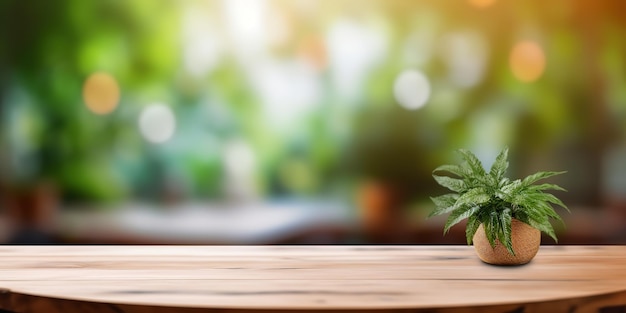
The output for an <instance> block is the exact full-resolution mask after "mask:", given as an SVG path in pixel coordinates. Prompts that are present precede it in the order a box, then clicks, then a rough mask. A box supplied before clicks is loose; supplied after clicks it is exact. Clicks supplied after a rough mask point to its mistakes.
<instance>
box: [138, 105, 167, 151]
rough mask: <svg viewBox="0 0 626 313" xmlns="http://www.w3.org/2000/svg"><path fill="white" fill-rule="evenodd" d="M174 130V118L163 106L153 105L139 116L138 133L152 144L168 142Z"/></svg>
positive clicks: (165, 106)
mask: <svg viewBox="0 0 626 313" xmlns="http://www.w3.org/2000/svg"><path fill="white" fill-rule="evenodd" d="M175 130H176V117H175V116H174V113H173V112H172V110H171V109H170V108H169V107H168V106H167V105H165V104H162V103H154V104H151V105H149V106H147V107H146V108H144V109H143V111H141V115H140V116H139V131H140V132H141V135H143V137H144V138H145V139H146V140H148V141H150V142H152V143H162V142H166V141H168V140H169V139H170V138H172V136H173V135H174V131H175Z"/></svg>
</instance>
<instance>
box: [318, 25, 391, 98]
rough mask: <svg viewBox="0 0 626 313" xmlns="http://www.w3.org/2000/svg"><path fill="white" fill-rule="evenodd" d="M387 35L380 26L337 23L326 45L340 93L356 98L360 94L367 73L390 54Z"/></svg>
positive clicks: (335, 82) (333, 77)
mask: <svg viewBox="0 0 626 313" xmlns="http://www.w3.org/2000/svg"><path fill="white" fill-rule="evenodd" d="M387 41H388V38H387V35H386V34H385V33H384V31H383V29H382V28H381V27H376V26H374V25H368V24H365V23H363V22H360V21H356V20H351V19H340V20H338V21H337V22H335V23H334V24H333V25H332V26H331V28H330V30H329V32H328V35H327V38H326V45H327V47H328V57H329V61H330V65H331V68H332V72H331V73H332V79H333V83H334V84H335V86H337V89H338V91H339V93H340V94H341V95H342V96H344V97H346V98H348V99H350V100H353V99H354V98H356V97H358V96H359V95H360V94H362V93H361V87H362V85H363V83H364V81H365V78H366V77H367V74H368V73H369V72H370V71H371V70H372V69H373V68H374V67H375V66H376V65H377V64H379V63H380V62H382V61H383V60H384V58H385V56H386V55H387V47H388V44H387Z"/></svg>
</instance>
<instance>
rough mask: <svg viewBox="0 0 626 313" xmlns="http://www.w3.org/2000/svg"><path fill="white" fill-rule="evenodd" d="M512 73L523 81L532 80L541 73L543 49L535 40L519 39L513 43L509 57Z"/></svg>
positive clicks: (542, 69)
mask: <svg viewBox="0 0 626 313" xmlns="http://www.w3.org/2000/svg"><path fill="white" fill-rule="evenodd" d="M509 64H510V66H511V71H512V72H513V75H514V76H515V77H516V78H517V79H519V80H521V81H523V82H533V81H535V80H537V79H539V77H541V75H542V74H543V72H544V70H545V68H546V57H545V54H544V53H543V49H542V48H541V47H540V46H539V45H538V44H537V43H535V42H532V41H521V42H518V43H516V44H515V46H514V47H513V50H511V55H510V57H509Z"/></svg>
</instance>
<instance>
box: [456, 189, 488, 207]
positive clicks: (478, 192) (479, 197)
mask: <svg viewBox="0 0 626 313" xmlns="http://www.w3.org/2000/svg"><path fill="white" fill-rule="evenodd" d="M490 199H491V197H490V196H489V194H488V193H487V190H485V188H482V187H478V188H473V189H470V190H468V191H467V192H465V193H464V194H462V195H461V196H460V197H459V198H458V199H457V200H456V205H457V206H460V205H481V204H484V203H486V202H488V201H489V200H490Z"/></svg>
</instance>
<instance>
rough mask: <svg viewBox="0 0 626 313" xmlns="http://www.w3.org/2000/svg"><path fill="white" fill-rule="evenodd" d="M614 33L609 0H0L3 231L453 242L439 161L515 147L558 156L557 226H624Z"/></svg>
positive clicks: (21, 237) (460, 236)
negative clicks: (462, 151) (442, 211)
mask: <svg viewBox="0 0 626 313" xmlns="http://www.w3.org/2000/svg"><path fill="white" fill-rule="evenodd" d="M624 33H626V2H624V1H612V0H594V1H568V0H555V1H538V0H533V1H506V0H468V1H399V0H387V1H382V0H378V1H361V0H359V1H356V0H354V1H348V0H340V1H330V0H323V1H314V0H294V1H280V0H275V1H271V0H255V1H248V0H223V1H217V0H216V1H211V0H202V1H193V0H190V1H170V0H145V1H144V0H130V1H129V0H102V1H83V0H57V1H24V0H2V1H0V205H1V207H0V242H3V243H68V244H71V243H88V244H91V243H94V244H96V243H116V244H124V243H129V244H291V243H297V244H360V243H382V244H384V243H390V244H391V243H402V244H404V243H415V244H442V243H455V244H464V243H465V233H464V229H463V226H456V227H454V228H453V230H452V231H451V233H450V234H448V235H446V236H445V237H444V236H443V235H442V230H443V227H442V226H443V224H444V221H445V220H444V219H439V218H435V219H426V215H427V214H428V213H429V211H430V210H431V209H432V208H433V205H432V203H431V202H430V200H429V197H430V196H434V195H438V194H441V193H443V192H444V190H443V189H442V188H440V187H438V186H437V185H436V184H435V181H434V180H433V179H432V177H431V172H432V170H433V169H434V168H435V167H436V166H438V165H440V164H444V163H456V162H458V161H459V159H458V155H456V154H455V153H454V151H455V150H456V149H459V148H467V149H470V150H472V151H474V152H475V153H476V154H477V155H478V156H479V157H480V158H481V160H482V162H483V164H484V165H485V166H486V167H489V166H490V165H491V162H493V159H494V158H495V156H496V154H497V153H498V152H499V150H500V149H501V148H502V147H504V146H509V147H510V149H511V153H510V155H511V168H510V170H509V175H510V176H512V177H514V178H518V177H522V176H525V175H528V174H530V173H533V172H536V171H540V170H555V171H561V170H565V171H568V173H567V174H566V175H561V176H559V177H556V178H555V179H554V181H553V182H555V183H558V184H559V185H561V186H563V187H565V188H566V189H567V190H568V192H567V193H559V194H557V196H558V197H560V198H561V199H563V200H564V202H565V203H566V204H567V205H568V206H569V207H570V208H571V210H572V212H571V213H566V212H565V211H559V213H562V215H563V217H564V220H565V223H566V226H567V227H566V228H562V227H561V228H559V229H558V232H557V235H558V236H559V238H560V240H559V243H564V244H626V37H625V36H624V35H623V34H624ZM555 226H557V225H555ZM544 243H546V244H550V243H553V242H552V241H551V240H547V238H546V240H544Z"/></svg>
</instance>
